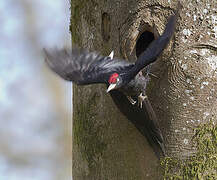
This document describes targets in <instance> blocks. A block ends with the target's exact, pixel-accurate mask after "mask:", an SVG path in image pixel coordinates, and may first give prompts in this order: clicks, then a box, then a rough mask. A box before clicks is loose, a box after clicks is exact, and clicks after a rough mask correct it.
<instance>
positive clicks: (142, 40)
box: [136, 31, 155, 58]
mask: <svg viewBox="0 0 217 180" xmlns="http://www.w3.org/2000/svg"><path fill="white" fill-rule="evenodd" d="M154 39H155V37H154V34H153V33H152V32H150V31H144V32H143V33H142V34H141V35H140V36H139V39H138V40H137V42H136V57H137V58H138V57H139V56H140V55H141V53H142V52H143V51H144V50H146V49H147V47H148V46H149V44H150V43H151V42H152V41H153V40H154Z"/></svg>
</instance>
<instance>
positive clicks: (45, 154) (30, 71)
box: [0, 0, 72, 180]
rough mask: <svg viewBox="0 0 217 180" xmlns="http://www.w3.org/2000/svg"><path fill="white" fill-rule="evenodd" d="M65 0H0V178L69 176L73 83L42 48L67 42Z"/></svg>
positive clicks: (53, 179) (61, 178) (29, 179)
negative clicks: (53, 69) (48, 64)
mask: <svg viewBox="0 0 217 180" xmlns="http://www.w3.org/2000/svg"><path fill="white" fill-rule="evenodd" d="M69 8H70V3H69V0H0V27H1V28H0V123H1V124H0V180H56V179H58V180H65V179H66V180H68V179H71V108H72V107H71V99H72V96H71V83H66V82H65V81H63V80H61V79H60V78H59V77H57V76H56V75H54V74H53V73H52V72H51V71H50V70H49V69H48V68H47V67H46V65H45V64H44V59H43V53H42V48H43V47H55V46H57V47H63V46H70V43H71V41H70V33H69V19H70V9H69Z"/></svg>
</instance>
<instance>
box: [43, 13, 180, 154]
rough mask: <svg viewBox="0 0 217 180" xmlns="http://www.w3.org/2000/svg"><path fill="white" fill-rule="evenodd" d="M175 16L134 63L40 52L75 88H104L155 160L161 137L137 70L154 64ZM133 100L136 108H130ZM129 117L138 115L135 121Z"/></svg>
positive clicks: (82, 54) (66, 51) (83, 52)
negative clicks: (102, 84)
mask: <svg viewBox="0 0 217 180" xmlns="http://www.w3.org/2000/svg"><path fill="white" fill-rule="evenodd" d="M177 12H178V10H177ZM177 12H176V13H175V15H171V16H170V17H169V20H168V23H167V24H166V27H165V30H164V32H163V34H162V35H161V36H159V37H158V38H157V39H155V40H154V41H152V43H151V44H150V45H149V47H148V48H147V49H146V50H145V51H144V52H143V53H141V55H140V56H139V58H138V59H137V61H136V62H135V63H130V62H127V61H125V60H121V59H117V58H113V55H114V53H113V52H112V53H111V54H110V55H109V56H107V57H105V56H101V55H99V54H98V53H96V52H88V51H87V50H85V49H76V48H73V49H72V50H69V49H60V50H59V49H52V50H46V49H44V52H45V56H46V57H45V61H46V63H47V64H48V66H49V67H50V68H51V69H52V70H53V71H54V72H56V73H57V74H58V75H59V76H61V77H62V78H63V79H65V80H68V81H72V82H73V83H75V84H77V85H88V84H95V83H104V84H106V85H107V86H108V88H107V92H110V95H111V96H112V98H113V100H114V102H115V103H116V105H117V106H118V108H119V109H120V110H121V112H122V113H124V114H125V115H126V116H127V118H128V119H129V120H130V121H131V122H132V123H134V125H135V126H136V127H137V128H138V129H139V131H140V132H141V133H142V134H144V135H145V136H146V137H147V139H148V141H149V143H150V144H151V145H152V147H154V146H155V147H154V151H155V153H156V154H157V155H158V157H159V154H160V153H159V152H160V151H161V154H164V143H163V137H162V134H161V131H160V128H159V125H158V121H157V117H156V115H155V113H154V110H153V108H152V106H151V104H150V102H149V100H148V98H147V96H146V92H145V90H146V85H147V83H148V79H149V78H148V74H147V75H145V76H143V74H142V72H141V70H143V69H144V68H145V67H146V66H148V65H149V64H151V63H153V62H154V61H156V59H157V57H158V56H159V55H160V54H161V53H162V51H163V50H164V49H165V48H166V46H167V45H168V43H169V41H170V39H171V37H172V35H173V33H174V30H175V25H176V20H177V14H178V13H177ZM135 97H136V98H138V105H139V106H140V107H137V106H135V105H134V104H135V103H136V101H135V100H134V99H135ZM128 100H129V101H128ZM122 102H125V103H122ZM121 106H122V107H121ZM133 114H137V115H138V116H137V119H134V118H135V115H134V116H133ZM144 119H145V120H144ZM159 149H160V151H159Z"/></svg>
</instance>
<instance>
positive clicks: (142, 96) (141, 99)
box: [138, 93, 147, 108]
mask: <svg viewBox="0 0 217 180" xmlns="http://www.w3.org/2000/svg"><path fill="white" fill-rule="evenodd" d="M146 98H147V96H146V95H143V94H142V93H141V94H140V95H139V96H138V106H139V107H140V108H142V103H143V101H144V100H145V99H146Z"/></svg>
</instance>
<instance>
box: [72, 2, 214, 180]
mask: <svg viewBox="0 0 217 180" xmlns="http://www.w3.org/2000/svg"><path fill="white" fill-rule="evenodd" d="M215 4H216V3H215V1H212V0H210V1H187V0H186V1H185V2H182V5H183V9H182V11H181V14H180V18H179V21H178V25H177V29H176V33H175V36H174V38H173V40H172V42H171V43H170V45H169V46H168V48H167V49H166V50H164V52H163V54H162V56H161V57H159V58H158V61H157V62H156V63H154V64H153V65H152V73H153V74H155V75H156V76H157V77H158V78H155V77H153V78H151V83H150V84H149V87H148V90H147V93H148V95H149V98H150V99H151V104H152V106H153V107H154V110H155V112H156V113H157V116H158V117H159V120H160V124H161V128H162V131H163V135H164V138H165V140H166V141H165V144H166V152H167V155H168V156H175V157H179V158H180V159H185V158H186V157H188V156H190V155H191V154H192V153H194V152H195V148H194V145H193V144H192V142H191V139H192V136H193V129H194V128H195V127H197V126H198V125H199V124H200V123H206V122H207V121H213V122H216V121H217V111H216V109H217V101H216V97H217V94H216V92H217V86H216V82H217V81H216V80H217V73H216V67H217V62H216V59H217V58H216V51H217V45H216V39H215V38H216V36H217V35H216V27H214V25H215V23H216V22H214V21H216V16H215V13H216V7H214V6H215ZM176 5H177V1H176V2H174V1H171V2H170V1H161V0H158V1H157V0H156V1H143V0H137V1H134V0H110V1H106V0H88V1H84V0H73V1H71V11H72V15H71V26H70V30H71V35H72V43H73V44H76V45H78V46H81V47H84V48H88V49H89V50H90V51H93V50H95V51H98V52H100V53H101V54H103V55H109V53H110V52H111V51H112V50H114V51H115V56H116V57H120V58H125V59H127V60H133V59H134V60H135V59H136V44H137V42H138V40H139V39H140V37H141V35H142V34H143V33H144V32H145V31H149V32H151V33H153V35H154V36H155V37H156V36H157V35H158V33H160V34H161V33H162V31H163V29H164V27H165V24H166V22H167V19H168V17H169V15H170V14H172V13H174V11H175V8H176ZM72 153H73V179H74V180H80V179H82V180H83V179H88V180H90V179H93V180H97V179H98V180H102V179H103V180H106V179H109V180H111V179H118V180H119V179H124V180H125V179H133V180H137V179H138V180H140V179H160V173H159V167H158V165H159V161H158V160H157V158H156V156H155V154H154V152H153V150H152V148H151V147H150V146H149V144H148V143H147V141H146V139H145V137H144V136H143V135H141V134H140V132H139V131H138V130H137V129H136V128H135V126H134V125H133V124H132V123H131V122H129V121H128V120H127V119H126V117H125V116H124V115H122V114H121V113H120V111H119V110H118V108H117V107H116V106H115V104H114V102H113V101H112V99H111V97H110V96H109V94H107V93H106V89H105V87H104V86H103V85H91V86H83V87H78V86H74V87H73V152H72Z"/></svg>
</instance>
